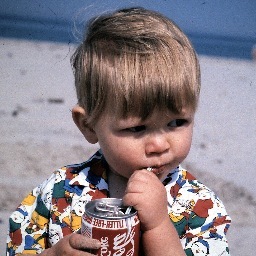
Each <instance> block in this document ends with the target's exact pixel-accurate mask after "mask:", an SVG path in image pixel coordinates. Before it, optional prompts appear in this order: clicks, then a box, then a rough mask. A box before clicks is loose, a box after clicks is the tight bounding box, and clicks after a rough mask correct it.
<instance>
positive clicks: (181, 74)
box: [7, 8, 230, 256]
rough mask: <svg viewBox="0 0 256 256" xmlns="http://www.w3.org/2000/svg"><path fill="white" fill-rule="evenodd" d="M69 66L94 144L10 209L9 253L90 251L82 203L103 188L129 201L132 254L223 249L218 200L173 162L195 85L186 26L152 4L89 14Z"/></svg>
mask: <svg viewBox="0 0 256 256" xmlns="http://www.w3.org/2000/svg"><path fill="white" fill-rule="evenodd" d="M72 65H73V69H74V75H75V86H76V92H77V98H78V104H77V105H76V106H75V107H74V108H73V110H72V116H73V120H74V122H75V124H76V125H77V127H78V128H79V130H80V131H81V133H82V134H83V136H84V137H85V139H86V140H87V141H88V142H90V143H92V144H94V143H99V146H100V149H99V151H97V152H96V153H95V154H94V155H93V156H92V157H91V158H89V160H87V161H85V162H83V163H80V164H72V165H68V166H65V167H63V168H60V169H59V170H57V171H55V172H54V173H53V174H52V175H51V176H50V178H49V179H48V180H46V181H45V182H43V183H42V184H41V185H39V186H38V187H36V188H35V189H33V190H32V192H31V193H30V194H29V195H28V196H27V197H26V198H25V199H24V200H23V201H22V203H21V204H20V206H19V207H18V208H17V209H16V211H15V212H14V213H13V214H12V215H11V217H10V225H9V235H8V238H7V255H18V254H23V255H24V254H41V255H49V256H51V255H62V256H63V255H93V252H91V251H95V252H96V251H97V249H98V248H99V247H100V242H99V241H97V240H94V239H89V238H86V237H84V236H82V235H81V234H79V231H80V228H81V216H82V215H83V213H84V210H85V205H86V203H88V202H89V201H91V200H94V199H98V198H106V197H115V198H122V199H123V202H124V204H125V205H127V206H133V207H134V208H135V209H136V210H137V212H138V216H139V219H140V222H141V249H142V252H141V254H140V255H152V256H156V255H157V256H161V255H163V256H168V255H229V249H228V244H227V240H226V232H227V229H228V227H229V225H230V218H229V216H228V215H227V213H226V210H225V208H224V206H223V204H222V202H221V201H220V199H219V198H218V197H217V196H216V195H215V194H214V192H212V191H211V190H210V189H209V188H208V187H206V186H205V185H203V184H202V183H200V182H199V181H198V180H197V179H195V178H194V177H193V175H191V174H190V173H189V172H188V171H186V170H185V169H183V168H182V167H181V165H180V164H181V162H182V161H183V160H184V159H185V158H186V156H187V155H188V153H189V149H190V146H191V140H192V133H193V125H194V115H195V112H196V108H197V105H198V98H199V91H200V69H199V64H198V59H197V56H196V53H195V51H194V49H193V47H192V45H191V43H190V42H189V40H188V38H187V37H186V36H185V35H184V33H183V32H182V31H181V30H180V29H179V28H178V27H177V25H176V24H174V22H172V21H171V20H169V19H168V18H166V17H164V16H162V15H161V14H159V13H156V12H153V11H149V10H146V9H143V8H129V9H122V10H118V11H115V12H114V13H111V14H107V15H106V14H105V15H103V16H100V17H96V18H95V19H93V20H92V21H90V23H89V25H88V29H87V31H86V35H85V38H84V41H83V42H82V43H81V45H80V46H79V47H78V48H77V50H76V52H75V53H74V55H73V57H72ZM148 167H151V171H150V172H149V171H147V168H148Z"/></svg>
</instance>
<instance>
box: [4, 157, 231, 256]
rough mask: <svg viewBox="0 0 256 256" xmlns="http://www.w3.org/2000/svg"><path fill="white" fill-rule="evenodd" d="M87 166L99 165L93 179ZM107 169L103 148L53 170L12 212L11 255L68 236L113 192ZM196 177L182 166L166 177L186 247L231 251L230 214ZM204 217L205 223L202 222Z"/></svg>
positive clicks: (36, 250) (172, 210) (189, 249)
mask: <svg viewBox="0 0 256 256" xmlns="http://www.w3.org/2000/svg"><path fill="white" fill-rule="evenodd" d="M96 163H97V164H96ZM103 163H104V164H103ZM95 164H96V166H97V168H98V169H97V170H96V169H95V168H96V167H95V166H94V165H95ZM93 166H94V167H93ZM103 167H104V168H103ZM85 170H88V171H89V170H90V171H92V170H93V173H94V175H92V174H90V177H93V181H92V183H93V184H92V183H90V180H89V179H88V180H86V179H87V178H88V176H87V172H86V171H85ZM106 173H107V167H106V162H105V161H104V157H103V156H102V155H101V154H100V152H97V153H96V154H95V155H94V156H93V157H91V158H90V159H89V160H88V161H87V162H84V163H81V164H78V165H70V166H68V167H64V168H62V169H59V170H58V171H56V172H55V173H53V174H52V176H51V177H50V179H48V180H46V181H45V182H43V183H42V184H41V185H40V186H38V187H37V188H35V189H34V190H33V192H32V193H31V194H29V196H28V197H26V198H25V199H24V200H23V205H20V206H19V207H18V209H17V210H16V211H15V212H14V213H13V215H12V217H13V218H14V216H17V217H15V218H14V219H15V221H16V222H14V221H13V220H12V222H10V223H12V224H13V223H15V225H10V226H11V227H10V232H9V236H8V243H7V251H8V254H7V255H15V254H18V253H24V254H26V252H27V254H29V253H30V254H31V253H33V254H39V253H41V252H43V251H44V249H45V248H48V247H49V246H52V245H54V244H56V243H57V242H58V241H59V240H60V239H61V238H62V237H63V236H65V235H68V234H71V233H72V232H77V231H78V230H79V229H80V227H81V221H80V219H81V215H82V214H83V211H84V206H85V204H86V203H87V202H88V201H91V200H94V199H95V198H106V197H108V195H109V193H108V183H107V175H106ZM96 176H98V177H96ZM99 177H101V178H99ZM192 177H193V176H192V175H190V174H189V173H188V172H187V171H185V170H184V169H182V168H181V167H180V166H179V167H177V168H175V169H174V170H171V171H170V173H169V174H168V176H167V179H166V180H165V181H164V182H165V183H164V186H165V188H166V191H167V195H168V202H169V206H168V213H169V216H170V220H171V221H172V222H173V223H174V225H175V227H176V229H177V231H178V232H179V234H180V240H181V243H182V245H183V248H184V250H185V251H186V252H188V253H190V254H188V255H193V253H194V255H200V253H201V252H205V250H206V249H205V248H208V251H209V255H211V253H212V255H216V253H217V255H221V254H220V253H222V252H227V255H228V244H227V240H226V237H225V234H226V232H227V229H228V227H229V223H230V218H229V216H228V215H227V213H226V210H225V208H224V206H223V204H222V202H221V201H220V200H219V199H218V198H217V197H216V196H215V194H214V193H213V192H212V191H210V190H209V189H208V188H207V187H205V186H204V185H203V184H202V183H200V182H198V181H197V180H196V179H195V178H192ZM95 183H97V184H95ZM199 206H202V209H203V210H200V209H199ZM198 220H199V221H198ZM202 220H203V221H202ZM20 223H22V224H20ZM198 223H202V224H201V226H198ZM206 241H207V243H208V247H207V246H206V243H205V242H206ZM205 255H207V254H205ZM224 255H225V254H224Z"/></svg>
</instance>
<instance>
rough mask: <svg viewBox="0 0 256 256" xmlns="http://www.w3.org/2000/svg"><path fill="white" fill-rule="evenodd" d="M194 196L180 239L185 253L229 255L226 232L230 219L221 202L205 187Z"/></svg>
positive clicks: (190, 255)
mask: <svg viewBox="0 0 256 256" xmlns="http://www.w3.org/2000/svg"><path fill="white" fill-rule="evenodd" d="M195 196H196V197H197V198H195V200H193V199H192V202H191V201H190V202H191V205H190V207H191V212H190V214H189V215H188V217H187V226H186V233H185V235H184V237H183V239H182V244H183V246H184V250H185V252H186V255H188V256H194V255H202V256H203V255H214V256H215V255H230V254H229V248H228V242H227V239H226V233H227V230H228V228H229V226H230V222H231V219H230V217H229V216H228V214H227V212H226V210H225V208H224V205H223V203H222V202H221V200H220V199H219V198H218V197H217V196H216V195H215V194H214V193H213V192H212V191H211V190H209V189H207V188H206V187H205V188H201V189H199V190H198V191H197V192H196V193H195Z"/></svg>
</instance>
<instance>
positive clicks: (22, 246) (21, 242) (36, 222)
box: [7, 174, 55, 256]
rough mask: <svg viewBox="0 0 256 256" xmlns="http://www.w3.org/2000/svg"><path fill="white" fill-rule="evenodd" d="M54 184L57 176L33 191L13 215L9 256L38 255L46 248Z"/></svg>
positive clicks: (10, 219)
mask: <svg viewBox="0 0 256 256" xmlns="http://www.w3.org/2000/svg"><path fill="white" fill-rule="evenodd" d="M54 182H55V174H53V175H52V176H51V177H50V178H49V179H48V180H46V181H45V182H43V183H42V184H41V185H39V186H38V187H36V188H35V189H33V190H32V191H31V193H29V194H28V196H27V197H25V198H24V200H23V201H22V202H21V204H20V205H19V206H18V207H17V209H16V210H15V211H14V212H13V213H12V214H11V216H10V218H9V230H8V236H7V255H9V256H11V255H16V254H19V253H23V254H38V253H41V252H42V251H43V250H44V249H45V248H46V246H47V244H46V241H47V240H46V238H47V228H48V222H49V216H50V208H51V201H52V200H51V199H52V190H53V186H54Z"/></svg>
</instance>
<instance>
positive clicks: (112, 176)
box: [108, 170, 128, 198]
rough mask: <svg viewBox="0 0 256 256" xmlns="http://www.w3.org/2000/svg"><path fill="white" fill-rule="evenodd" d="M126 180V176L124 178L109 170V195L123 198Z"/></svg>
mask: <svg viewBox="0 0 256 256" xmlns="http://www.w3.org/2000/svg"><path fill="white" fill-rule="evenodd" d="M127 181H128V180H127V178H124V177H122V176H120V175H119V174H116V173H114V172H112V171H111V170H110V171H109V172H108V189H109V195H110V197H112V198H123V196H124V194H125V189H126V185H127Z"/></svg>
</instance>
